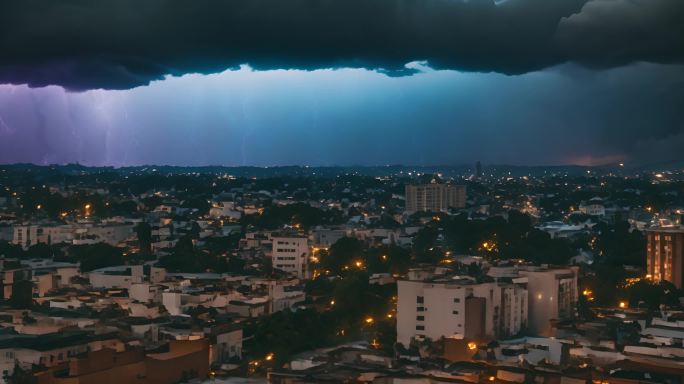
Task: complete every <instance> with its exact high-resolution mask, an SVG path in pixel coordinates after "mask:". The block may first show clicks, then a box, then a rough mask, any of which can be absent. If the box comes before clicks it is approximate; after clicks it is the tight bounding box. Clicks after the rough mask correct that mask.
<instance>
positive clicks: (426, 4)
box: [0, 0, 684, 90]
mask: <svg viewBox="0 0 684 384" xmlns="http://www.w3.org/2000/svg"><path fill="white" fill-rule="evenodd" d="M683 36H684V1H681V0H589V1H587V0H552V1H551V0H507V1H504V2H494V1H493V0H467V1H466V0H227V1H216V0H146V1H140V0H117V1H111V0H64V1H54V0H4V1H2V2H0V83H12V84H28V85H30V86H33V87H40V86H46V85H60V86H63V87H65V88H67V89H71V90H87V89H94V88H105V89H128V88H133V87H136V86H140V85H145V84H148V83H149V82H150V81H153V80H157V79H161V78H163V77H164V76H165V75H182V74H186V73H215V72H220V71H223V70H225V69H228V68H236V67H238V66H240V65H241V64H248V65H250V66H251V67H252V68H255V69H258V70H260V69H303V70H314V69H321V68H341V67H354V68H368V69H376V70H381V71H383V72H386V73H388V74H397V75H401V74H405V73H410V71H407V70H406V68H405V65H406V64H407V63H409V62H412V61H426V62H428V63H429V65H430V66H431V67H433V68H435V69H454V70H460V71H478V72H499V73H504V74H522V73H526V72H530V71H535V70H539V69H543V68H547V67H550V66H554V65H558V64H561V63H566V62H575V63H579V64H581V65H584V66H587V67H596V68H610V67H616V66H621V65H625V64H628V63H632V62H636V61H645V62H654V63H682V61H683V58H684V38H683Z"/></svg>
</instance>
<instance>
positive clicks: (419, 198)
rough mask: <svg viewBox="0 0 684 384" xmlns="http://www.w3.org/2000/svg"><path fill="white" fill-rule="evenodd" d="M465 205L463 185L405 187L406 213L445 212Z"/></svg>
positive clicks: (464, 188) (434, 183)
mask: <svg viewBox="0 0 684 384" xmlns="http://www.w3.org/2000/svg"><path fill="white" fill-rule="evenodd" d="M465 204H466V187H465V185H454V184H439V183H436V182H432V183H430V184H421V185H407V186H406V211H407V212H409V213H414V212H446V211H447V210H448V209H449V208H463V207H465Z"/></svg>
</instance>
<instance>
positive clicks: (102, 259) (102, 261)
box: [58, 243, 124, 272]
mask: <svg viewBox="0 0 684 384" xmlns="http://www.w3.org/2000/svg"><path fill="white" fill-rule="evenodd" d="M58 261H68V262H72V263H80V265H81V272H89V271H92V270H94V269H99V268H105V267H114V266H117V265H122V264H124V258H123V253H122V251H121V249H119V248H117V247H113V246H111V245H109V244H106V243H97V244H88V245H72V246H70V247H69V248H68V249H67V254H66V255H65V256H63V257H60V260H58Z"/></svg>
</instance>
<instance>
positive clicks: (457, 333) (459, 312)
mask: <svg viewBox="0 0 684 384" xmlns="http://www.w3.org/2000/svg"><path fill="white" fill-rule="evenodd" d="M397 286H398V300H397V341H398V342H399V343H402V344H403V345H404V346H408V345H409V344H410V342H411V340H412V339H418V340H421V339H425V338H429V339H431V340H437V339H439V338H441V337H454V338H458V339H462V338H465V339H484V338H505V337H508V336H512V335H515V334H517V333H518V332H520V331H521V330H523V329H524V328H525V327H526V325H527V308H528V305H527V296H528V293H527V289H526V288H525V286H524V284H518V283H500V282H485V283H478V282H476V281H475V280H473V279H472V278H469V277H458V276H449V275H428V276H427V277H426V276H425V274H423V273H418V274H412V273H409V277H408V279H405V280H399V281H398V282H397Z"/></svg>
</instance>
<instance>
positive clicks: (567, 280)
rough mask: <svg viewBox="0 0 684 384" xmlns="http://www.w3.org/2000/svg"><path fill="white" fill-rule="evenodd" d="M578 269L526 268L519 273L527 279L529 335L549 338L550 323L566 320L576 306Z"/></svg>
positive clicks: (550, 332)
mask: <svg viewBox="0 0 684 384" xmlns="http://www.w3.org/2000/svg"><path fill="white" fill-rule="evenodd" d="M578 272H579V268H578V267H566V268H544V267H539V268H536V267H535V268H530V269H523V270H520V271H519V276H520V277H522V278H526V279H527V291H528V292H529V294H530V296H529V300H528V301H529V322H528V328H529V331H530V333H531V334H533V335H538V336H553V327H552V324H551V320H569V319H572V318H573V317H574V316H575V310H576V306H577V300H578V293H577V274H578Z"/></svg>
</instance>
